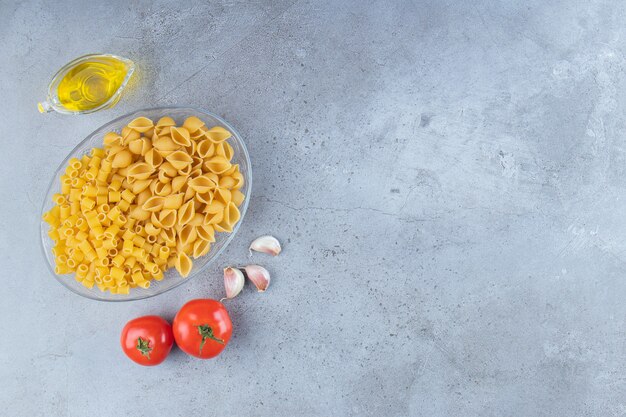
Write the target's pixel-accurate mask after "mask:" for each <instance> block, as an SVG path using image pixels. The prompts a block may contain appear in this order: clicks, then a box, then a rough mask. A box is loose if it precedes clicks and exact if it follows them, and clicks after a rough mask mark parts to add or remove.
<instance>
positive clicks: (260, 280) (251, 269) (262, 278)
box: [244, 265, 270, 292]
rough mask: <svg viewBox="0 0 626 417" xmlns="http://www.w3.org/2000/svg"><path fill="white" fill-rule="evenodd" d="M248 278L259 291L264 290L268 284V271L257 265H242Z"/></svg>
mask: <svg viewBox="0 0 626 417" xmlns="http://www.w3.org/2000/svg"><path fill="white" fill-rule="evenodd" d="M244 270H245V271H246V275H247V276H248V279H249V280H250V281H252V283H253V284H254V286H255V287H256V289H257V290H258V291H259V292H265V290H266V289H267V287H269V286H270V273H269V272H268V271H267V269H265V268H263V267H262V266H259V265H248V266H246V267H244Z"/></svg>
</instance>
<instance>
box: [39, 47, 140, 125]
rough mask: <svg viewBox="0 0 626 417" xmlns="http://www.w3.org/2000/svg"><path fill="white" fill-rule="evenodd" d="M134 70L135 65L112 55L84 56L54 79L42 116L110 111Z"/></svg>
mask: <svg viewBox="0 0 626 417" xmlns="http://www.w3.org/2000/svg"><path fill="white" fill-rule="evenodd" d="M134 70H135V65H134V63H133V62H132V61H131V60H129V59H126V58H122V57H119V56H115V55H85V56H82V57H80V58H78V59H75V60H74V61H72V62H70V63H69V64H67V65H66V66H64V67H63V68H61V70H59V72H57V74H56V75H55V76H54V78H53V79H52V81H51V82H50V86H49V88H48V97H47V99H46V101H45V102H41V103H39V104H38V108H39V111H40V112H41V113H45V112H49V111H53V110H54V111H57V112H59V113H66V114H84V113H93V112H95V111H98V110H101V109H105V108H110V107H113V106H114V105H115V104H116V103H117V102H118V100H119V99H120V96H121V93H122V90H123V89H124V87H125V86H126V84H127V83H128V80H129V79H130V77H131V76H132V74H133V71H134Z"/></svg>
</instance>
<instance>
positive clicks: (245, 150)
mask: <svg viewBox="0 0 626 417" xmlns="http://www.w3.org/2000/svg"><path fill="white" fill-rule="evenodd" d="M166 110H189V111H191V112H197V113H202V114H205V115H207V116H210V117H212V118H214V119H216V120H218V121H219V122H220V123H221V124H223V125H224V126H225V127H226V128H227V129H228V130H229V131H230V132H231V133H232V134H233V136H234V137H235V138H236V140H237V141H238V142H239V144H240V145H241V148H242V150H243V158H244V159H245V161H246V164H247V165H248V170H247V171H248V176H247V178H246V183H247V184H246V198H245V200H244V202H243V205H242V207H241V209H240V213H241V217H240V218H239V221H238V222H237V224H236V225H235V227H234V228H233V231H232V232H231V233H229V234H228V237H227V238H226V241H225V242H224V244H223V245H222V247H221V248H219V249H218V250H217V252H214V255H213V258H212V259H211V260H210V261H208V262H207V263H206V264H205V265H203V266H202V267H200V268H199V269H198V270H197V271H196V272H195V273H194V274H193V275H192V276H190V277H187V278H182V277H181V279H180V281H179V282H178V283H176V284H174V285H172V286H171V287H169V288H167V289H165V290H163V291H162V292H158V293H155V294H147V295H140V296H134V297H131V296H130V295H129V296H128V297H127V298H110V299H107V298H99V297H96V296H92V295H91V294H90V293H88V294H82V293H80V292H78V291H76V290H74V288H72V286H71V285H69V284H67V283H66V282H65V281H64V280H63V279H61V276H59V275H57V274H56V273H55V272H54V270H53V269H52V265H50V262H49V260H48V254H47V252H46V247H45V244H44V241H45V240H46V239H50V237H49V236H48V234H47V232H46V230H44V227H45V226H44V225H46V226H47V223H46V222H44V221H43V220H42V219H41V216H43V214H44V213H45V209H46V205H47V202H48V196H49V194H50V193H51V191H52V189H53V187H54V184H55V182H57V181H58V176H57V175H56V174H58V173H59V172H60V171H61V169H62V168H63V167H64V166H66V165H67V162H68V161H69V160H70V159H71V158H72V157H73V156H74V154H75V153H76V152H78V151H79V149H80V148H81V147H83V145H84V144H85V143H86V142H88V140H89V139H90V137H91V136H92V135H93V133H94V132H97V131H98V130H101V129H102V128H104V127H105V126H108V125H111V124H115V123H117V122H120V121H121V120H123V119H125V118H127V117H129V116H132V115H135V114H138V113H141V112H148V111H166ZM251 194H252V162H251V161H250V155H249V153H248V148H247V147H246V143H245V142H244V140H243V138H242V137H241V135H240V134H239V132H238V131H237V130H236V129H235V128H234V127H233V126H232V125H231V124H230V123H228V122H227V121H226V120H224V119H223V118H222V117H220V116H218V115H217V114H215V113H212V112H210V111H208V110H204V109H200V108H198V107H193V106H184V105H180V106H159V107H147V108H142V109H139V110H134V111H131V112H129V113H126V114H124V115H122V116H119V117H117V118H115V119H113V120H110V121H108V122H107V123H105V124H103V125H101V126H99V127H98V128H96V129H94V130H93V131H92V132H91V133H89V134H88V135H87V136H86V137H85V138H84V139H83V140H81V141H80V142H79V143H78V144H77V145H76V146H75V147H74V148H73V149H72V150H71V151H70V152H69V153H68V154H67V156H66V157H65V158H64V159H63V161H62V162H61V163H60V164H59V165H58V167H57V169H56V170H55V175H53V177H52V179H51V180H50V182H49V183H48V187H47V188H46V192H45V195H44V198H43V202H42V204H41V208H40V218H39V234H40V239H39V247H40V248H41V254H42V255H43V257H44V261H45V264H46V266H47V268H48V271H49V272H50V274H52V276H53V277H54V278H55V280H56V281H57V282H59V283H60V284H61V285H63V286H64V287H65V288H67V289H68V290H70V291H71V292H73V293H74V294H76V295H79V296H81V297H84V298H88V299H91V300H96V301H103V302H114V303H115V302H128V301H137V300H145V299H146V298H152V297H156V296H157V295H161V294H164V293H166V292H168V291H171V290H173V289H174V288H178V287H179V286H181V285H182V284H184V283H186V282H189V281H190V280H191V279H193V278H195V277H196V276H198V275H200V274H201V273H202V272H203V271H205V270H206V269H207V268H208V267H209V266H210V265H211V264H213V263H214V262H215V260H216V259H217V258H219V256H220V255H221V254H222V252H223V251H224V250H225V249H226V248H227V247H228V245H229V244H230V242H231V241H232V240H233V239H234V237H235V235H236V234H237V232H238V231H239V228H240V226H241V224H242V223H243V220H244V217H245V215H246V212H247V211H248V204H249V203H250V197H251ZM205 256H206V255H205ZM66 275H69V274H66Z"/></svg>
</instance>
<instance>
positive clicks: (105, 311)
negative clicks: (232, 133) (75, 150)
mask: <svg viewBox="0 0 626 417" xmlns="http://www.w3.org/2000/svg"><path fill="white" fill-rule="evenodd" d="M625 12H626V3H625V2H623V1H619V0H615V1H605V0H587V1H545V0H533V1H512V0H511V1H474V0H472V1H461V0H448V1H435V0H431V1H426V0H417V1H413V2H410V1H404V2H400V1H398V2H391V1H363V0H356V1H320V2H316V1H305V0H300V1H270V0H261V1H255V2H244V1H242V2H238V1H224V2H218V1H212V2H200V1H197V2H193V3H188V2H174V1H158V2H149V1H133V2H129V1H122V0H116V1H113V2H104V1H102V2H85V1H74V2H63V1H57V2H52V1H12V0H9V1H7V0H2V1H1V2H0V16H1V19H0V21H1V24H0V100H1V104H2V110H1V111H0V122H1V133H0V141H1V142H2V143H1V144H2V148H1V151H0V166H1V167H2V168H1V172H2V175H1V176H0V185H1V188H0V191H1V195H2V199H1V202H0V214H1V215H0V231H1V235H0V266H1V270H0V276H1V280H2V286H1V290H0V297H1V300H2V301H0V381H1V382H0V384H1V386H2V387H1V389H0V406H1V407H0V408H2V410H6V411H3V412H5V413H6V415H7V416H87V415H89V416H114V415H132V416H155V415H163V416H165V415H207V416H212V415H223V416H271V417H275V416H281V417H288V416H289V417H291V416H383V415H384V416H429V417H430V416H494V417H496V416H497V417H501V416H550V417H553V416H622V415H625V414H626V344H625V342H626V336H625V330H626V326H625V317H626V315H625V314H626V302H625V299H626V297H625V293H626V279H625V278H626V216H625V214H626V210H625V209H624V205H625V203H626V117H625V115H624V110H625V108H626V90H625V87H626V76H625V73H624V70H625V68H626V58H625V55H624V54H625V53H626V14H625ZM93 52H108V53H116V54H120V55H123V56H127V57H130V58H132V59H134V60H135V61H136V62H137V65H138V71H137V76H136V78H135V85H134V87H133V88H132V89H131V90H130V91H128V93H127V94H126V95H125V96H124V97H123V98H122V100H121V102H120V104H119V105H118V106H117V107H115V108H114V109H112V110H108V111H103V112H100V113H96V114H93V115H88V116H79V117H77V116H62V115H58V114H47V115H40V114H38V113H37V109H36V103H37V101H38V100H41V99H42V98H43V97H44V94H45V89H46V85H47V83H48V81H49V79H50V77H51V76H52V74H53V73H54V72H55V71H56V70H57V69H58V68H59V67H61V66H62V65H63V64H65V63H66V62H68V61H69V60H71V59H73V58H75V57H76V56H79V55H82V54H85V53H93ZM168 104H189V105H193V106H198V107H201V108H205V109H208V110H211V111H214V112H216V113H218V114H220V115H222V116H223V117H225V118H226V119H227V120H228V121H230V122H232V123H233V124H234V125H235V126H236V127H237V128H238V129H239V131H240V132H241V133H242V134H243V136H244V138H245V140H246V142H247V144H248V148H249V150H250V153H251V156H252V161H253V168H254V185H253V196H252V201H251V202H252V204H251V206H250V210H249V212H248V215H247V216H246V218H245V221H244V223H243V225H242V227H241V231H240V232H239V235H238V236H237V238H236V239H235V241H234V242H233V244H232V245H231V246H230V247H229V248H228V250H227V251H226V252H225V253H224V254H223V255H222V256H221V257H220V259H219V261H218V262H217V263H216V264H215V265H214V266H213V267H212V268H210V269H209V270H208V271H206V273H204V274H203V275H202V276H201V277H199V278H197V279H194V280H193V281H191V282H189V283H187V284H186V285H184V286H182V287H179V288H177V289H176V290H173V291H171V292H169V293H167V294H164V295H161V296H159V297H156V298H153V299H149V300H145V301H139V302H133V303H121V304H107V303H101V302H95V301H91V300H87V299H82V298H80V297H78V296H76V295H74V294H72V293H70V292H69V291H67V290H66V289H65V288H63V287H62V286H61V285H59V284H58V283H57V282H56V281H55V280H54V279H53V278H52V277H51V276H50V275H49V274H48V271H47V269H46V267H45V264H44V261H43V258H42V256H41V253H40V249H39V243H38V241H37V240H38V233H39V210H40V206H41V203H42V198H43V196H42V194H43V193H44V191H45V189H46V187H47V185H48V181H49V180H50V177H51V176H52V173H53V172H54V170H55V169H56V167H57V165H58V164H59V163H60V162H61V160H62V159H63V158H64V157H65V155H66V154H67V153H68V152H69V150H70V149H72V147H73V146H74V145H75V144H76V143H77V142H79V141H80V140H81V139H82V138H84V137H85V136H86V135H87V134H88V133H89V132H91V131H92V130H94V129H95V128H97V127H98V126H100V125H102V124H104V123H105V122H107V121H109V120H110V119H112V118H115V117H118V116H119V115H122V114H124V113H127V112H129V111H132V110H135V109H139V108H144V107H151V106H162V105H168ZM265 233H271V234H274V235H276V236H277V237H279V238H280V239H281V240H282V242H283V243H284V251H283V254H282V255H281V256H280V257H278V258H275V259H272V258H268V257H264V256H261V255H255V256H254V257H253V258H252V262H258V263H262V264H263V265H266V266H267V267H268V269H269V270H270V271H271V272H272V274H273V277H274V280H273V282H272V286H271V287H270V290H269V291H268V292H267V293H266V294H264V295H257V294H256V293H255V292H254V291H253V290H252V289H251V288H249V287H247V288H246V289H245V291H244V293H243V294H242V295H241V296H240V297H239V298H237V299H235V300H234V301H232V302H230V303H228V307H229V309H230V311H231V313H232V317H233V321H234V324H235V332H234V336H233V338H232V340H231V343H230V345H229V346H228V348H227V349H226V351H225V352H224V354H223V355H221V356H220V357H219V358H217V359H216V360H212V361H199V360H196V359H194V358H190V357H187V356H186V355H184V354H183V353H182V352H181V351H180V350H175V351H173V353H172V355H171V356H170V357H169V358H168V360H167V361H166V362H165V363H164V364H163V365H162V366H160V367H157V368H152V369H148V368H142V367H139V366H136V365H135V364H133V363H131V362H130V361H129V360H127V359H126V358H125V357H124V355H123V353H122V351H121V350H120V347H119V345H118V337H119V332H120V330H121V328H122V326H123V325H124V323H125V322H126V321H127V320H129V319H131V318H133V317H135V316H137V315H143V314H148V313H153V314H162V315H163V316H165V317H166V318H168V319H171V318H172V317H173V315H174V314H175V312H176V311H177V309H178V308H179V307H180V306H181V305H182V304H183V303H184V302H185V301H186V300H189V299H191V298H195V297H215V298H219V297H221V296H222V291H223V288H222V283H221V268H222V267H224V266H226V265H228V264H242V263H245V262H249V260H248V257H247V252H246V248H247V246H248V244H249V242H250V240H251V239H252V238H254V237H256V236H258V235H260V234H265Z"/></svg>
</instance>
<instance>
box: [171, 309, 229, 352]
mask: <svg viewBox="0 0 626 417" xmlns="http://www.w3.org/2000/svg"><path fill="white" fill-rule="evenodd" d="M172 329H173V330H174V339H175V340H176V344H177V345H178V347H179V348H180V349H181V350H182V351H183V352H185V353H186V354H188V355H191V356H195V357H197V358H201V359H209V358H213V357H215V356H217V355H219V354H220V352H222V350H224V348H225V347H226V345H227V344H228V341H229V340H230V336H231V334H232V333H233V324H232V322H231V321H230V316H229V315H228V311H226V307H224V304H222V303H220V302H219V301H215V300H208V299H205V300H202V299H199V300H191V301H189V302H188V303H187V304H185V305H184V306H182V308H181V309H180V311H179V312H178V313H177V314H176V317H174V324H173V325H172Z"/></svg>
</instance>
